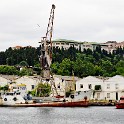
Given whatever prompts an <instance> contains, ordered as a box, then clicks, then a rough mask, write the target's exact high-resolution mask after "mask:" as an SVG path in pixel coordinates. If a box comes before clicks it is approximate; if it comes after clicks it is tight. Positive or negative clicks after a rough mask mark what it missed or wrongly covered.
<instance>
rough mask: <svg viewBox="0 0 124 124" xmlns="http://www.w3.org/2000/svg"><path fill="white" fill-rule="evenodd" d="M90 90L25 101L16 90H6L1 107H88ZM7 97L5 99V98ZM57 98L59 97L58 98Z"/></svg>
mask: <svg viewBox="0 0 124 124" xmlns="http://www.w3.org/2000/svg"><path fill="white" fill-rule="evenodd" d="M91 93H92V90H89V91H80V92H79V91H78V92H76V93H74V94H71V95H70V97H69V98H63V99H61V100H58V101H42V102H38V103H37V102H35V101H34V102H32V103H31V102H27V101H26V100H24V98H23V97H22V96H21V95H20V93H17V92H7V93H6V94H5V95H4V97H3V104H2V105H0V106H1V107H88V106H89V100H88V97H89V95H91ZM6 99H7V100H6ZM58 99H59V98H58Z"/></svg>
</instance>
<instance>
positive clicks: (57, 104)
mask: <svg viewBox="0 0 124 124" xmlns="http://www.w3.org/2000/svg"><path fill="white" fill-rule="evenodd" d="M88 105H89V103H88V101H76V102H49V103H32V104H15V105H0V107H88Z"/></svg>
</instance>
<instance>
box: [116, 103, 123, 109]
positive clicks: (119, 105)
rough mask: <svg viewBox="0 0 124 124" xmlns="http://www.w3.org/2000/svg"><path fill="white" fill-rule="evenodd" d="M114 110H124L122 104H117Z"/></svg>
mask: <svg viewBox="0 0 124 124" xmlns="http://www.w3.org/2000/svg"><path fill="white" fill-rule="evenodd" d="M116 109H124V103H117V104H116Z"/></svg>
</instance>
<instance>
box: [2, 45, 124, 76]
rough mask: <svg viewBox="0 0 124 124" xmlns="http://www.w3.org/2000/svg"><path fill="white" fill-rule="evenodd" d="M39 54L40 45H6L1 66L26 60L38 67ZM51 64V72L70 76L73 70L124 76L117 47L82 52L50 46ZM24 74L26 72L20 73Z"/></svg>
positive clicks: (121, 53) (122, 54)
mask: <svg viewBox="0 0 124 124" xmlns="http://www.w3.org/2000/svg"><path fill="white" fill-rule="evenodd" d="M39 56H40V47H38V48H36V49H35V48H32V47H25V48H21V49H18V50H17V49H15V50H12V49H11V48H9V49H7V50H6V51H5V52H0V65H8V66H15V65H16V66H17V65H21V64H22V63H23V64H24V62H25V63H27V66H32V67H40V64H39ZM52 63H53V64H52V65H51V71H52V72H53V73H55V74H60V75H72V73H74V75H75V76H78V77H85V76H88V75H93V76H114V75H124V49H122V48H118V49H117V50H116V51H114V52H113V53H107V52H106V51H105V50H102V51H101V48H100V47H97V48H96V50H94V51H91V50H90V49H87V50H84V51H83V52H81V50H77V49H75V48H74V47H70V48H69V49H68V50H64V49H63V48H62V49H58V48H53V62H52ZM4 68H5V67H4ZM2 70H3V69H1V68H0V73H3V71H2ZM4 70H5V69H4ZM11 70H14V69H11ZM7 72H9V73H10V74H15V73H17V71H15V70H14V72H11V71H7V70H6V72H4V74H7ZM18 73H19V72H18ZM28 73H29V71H28ZM30 73H32V72H30ZM19 74H20V73H19ZM24 74H26V73H24V72H23V75H24Z"/></svg>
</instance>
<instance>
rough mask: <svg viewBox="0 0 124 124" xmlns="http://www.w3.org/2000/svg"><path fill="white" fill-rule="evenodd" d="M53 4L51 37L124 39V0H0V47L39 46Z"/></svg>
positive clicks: (101, 39)
mask: <svg viewBox="0 0 124 124" xmlns="http://www.w3.org/2000/svg"><path fill="white" fill-rule="evenodd" d="M52 4H55V5H56V9H55V19H54V31H53V39H58V38H59V39H60V38H61V39H68V40H76V41H89V42H106V41H110V40H111V41H112V40H114V41H118V42H121V41H124V0H0V51H3V50H6V49H8V47H14V46H17V45H21V46H27V45H31V46H35V47H37V46H39V44H38V42H39V41H40V40H41V37H43V36H45V33H46V29H47V24H48V18H49V14H50V10H51V6H52ZM37 24H38V25H40V27H39V26H38V25H37Z"/></svg>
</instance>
